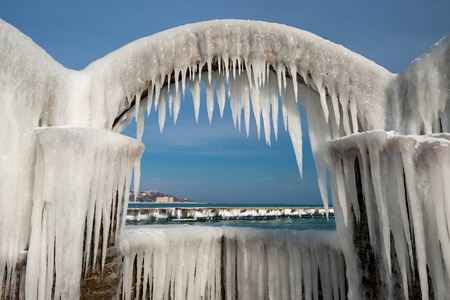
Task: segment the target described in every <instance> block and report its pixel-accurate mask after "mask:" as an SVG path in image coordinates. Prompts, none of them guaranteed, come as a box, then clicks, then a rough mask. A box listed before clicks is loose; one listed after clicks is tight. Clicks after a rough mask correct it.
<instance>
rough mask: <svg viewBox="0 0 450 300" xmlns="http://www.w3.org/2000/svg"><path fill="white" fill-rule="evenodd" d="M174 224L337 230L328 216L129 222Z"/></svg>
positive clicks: (140, 205)
mask: <svg viewBox="0 0 450 300" xmlns="http://www.w3.org/2000/svg"><path fill="white" fill-rule="evenodd" d="M128 207H129V208H174V207H192V208H194V207H320V205H317V204H301V205H298V204H295V205H294V204H248V203H247V204H242V203H239V204H222V203H215V204H211V203H208V204H203V203H189V204H180V203H175V204H153V203H130V204H129V205H128ZM165 224H167V225H169V224H170V225H173V224H180V225H181V224H188V225H205V226H233V227H253V228H261V229H288V230H335V229H336V223H335V219H334V218H332V217H330V219H329V220H327V219H326V218H322V217H320V218H278V219H269V220H220V221H186V222H180V221H157V222H147V223H142V222H141V223H127V225H148V226H154V225H159V226H161V225H165Z"/></svg>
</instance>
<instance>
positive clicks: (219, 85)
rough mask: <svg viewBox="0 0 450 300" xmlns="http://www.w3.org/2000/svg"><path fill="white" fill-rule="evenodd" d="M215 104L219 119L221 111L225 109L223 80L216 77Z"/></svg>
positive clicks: (221, 115) (221, 114)
mask: <svg viewBox="0 0 450 300" xmlns="http://www.w3.org/2000/svg"><path fill="white" fill-rule="evenodd" d="M216 94H217V102H218V103H219V111H220V117H221V118H223V110H224V109H225V99H226V97H225V78H223V79H222V78H221V77H220V76H218V77H217V85H216Z"/></svg>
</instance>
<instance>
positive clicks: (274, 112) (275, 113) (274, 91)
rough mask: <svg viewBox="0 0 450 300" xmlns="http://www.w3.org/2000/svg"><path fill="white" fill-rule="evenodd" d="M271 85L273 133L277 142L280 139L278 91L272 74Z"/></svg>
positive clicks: (270, 77) (270, 76)
mask: <svg viewBox="0 0 450 300" xmlns="http://www.w3.org/2000/svg"><path fill="white" fill-rule="evenodd" d="M269 85H270V103H271V105H272V122H273V132H274V134H275V140H277V139H278V102H279V99H278V89H277V83H276V81H275V75H274V74H273V73H271V74H270V75H269Z"/></svg>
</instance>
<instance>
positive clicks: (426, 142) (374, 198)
mask: <svg viewBox="0 0 450 300" xmlns="http://www.w3.org/2000/svg"><path fill="white" fill-rule="evenodd" d="M330 151H331V156H332V157H333V158H334V161H333V164H332V166H331V167H330V176H331V183H332V186H333V188H334V202H333V203H334V208H335V212H336V214H339V216H338V215H337V216H336V219H337V220H338V219H339V220H341V222H340V223H338V224H337V226H338V230H339V227H342V228H344V230H343V231H345V232H350V235H349V236H347V238H346V236H345V235H340V240H341V244H346V243H352V242H353V240H352V231H353V228H352V227H353V221H352V220H353V215H354V216H355V218H356V223H358V222H359V217H360V212H359V205H358V196H357V191H356V179H355V159H356V158H357V159H358V162H359V170H360V174H361V183H362V189H363V193H364V204H365V208H366V211H367V219H368V224H369V235H370V243H371V246H372V249H374V251H375V254H376V257H377V258H378V259H379V261H381V262H382V264H381V266H382V269H381V270H380V272H381V274H380V275H381V278H382V280H383V282H382V284H383V288H382V289H381V290H382V291H384V292H385V294H384V295H382V297H383V298H385V299H396V297H395V295H394V291H393V289H394V286H393V284H394V282H396V280H395V277H394V276H395V274H397V275H398V274H400V275H398V276H399V277H400V280H398V281H399V282H398V284H399V285H400V286H401V287H402V288H403V296H404V297H405V299H408V296H409V286H410V284H411V282H412V281H413V280H414V278H415V277H417V276H418V277H419V280H420V286H421V290H422V299H428V297H429V291H430V289H431V288H432V290H433V292H434V296H435V298H436V299H448V298H449V297H450V289H449V286H448V282H449V280H450V234H449V228H450V189H449V187H448V182H449V180H450V177H449V176H450V174H449V170H450V135H449V134H441V135H426V136H401V135H397V134H395V133H393V132H384V131H372V132H367V133H361V134H355V135H353V136H350V137H346V138H343V139H341V140H338V141H334V142H332V143H331V144H330ZM343 251H345V250H343ZM393 253H395V254H393ZM349 255H350V254H349ZM393 259H394V260H395V262H393V261H392V260H393ZM346 260H347V256H346ZM415 264H416V265H415ZM395 268H398V269H395ZM415 268H416V269H415ZM428 276H429V277H430V279H431V280H430V282H431V283H432V287H429V286H428V282H429V281H428Z"/></svg>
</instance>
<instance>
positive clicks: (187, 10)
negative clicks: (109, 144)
mask: <svg viewBox="0 0 450 300" xmlns="http://www.w3.org/2000/svg"><path fill="white" fill-rule="evenodd" d="M0 18H2V19H4V20H5V21H7V22H9V23H11V24H12V25H14V26H15V27H17V28H18V29H19V30H21V31H22V32H23V33H25V34H26V35H28V36H30V37H31V38H32V39H33V40H34V41H35V42H36V43H37V44H38V45H40V46H41V47H42V48H44V49H45V50H46V51H47V52H48V53H49V54H50V55H51V56H52V57H53V58H54V59H56V60H57V61H59V62H60V63H62V64H63V65H64V66H65V67H67V68H72V69H76V70H80V69H83V68H84V67H85V66H87V65H88V64H89V63H90V62H92V61H93V60H96V59H98V58H101V57H103V56H104V55H106V54H107V53H109V52H111V51H113V50H115V49H117V48H119V47H121V46H123V45H125V44H127V43H129V42H132V41H134V40H136V39H138V38H141V37H144V36H148V35H151V34H154V33H157V32H160V31H162V30H166V29H170V28H172V27H175V26H179V25H184V24H187V23H194V22H199V21H205V20H212V19H250V20H261V21H268V22H277V23H282V24H286V25H290V26H294V27H297V28H300V29H304V30H308V31H310V32H312V33H315V34H317V35H319V36H321V37H323V38H326V39H328V40H331V41H333V42H335V43H338V44H342V45H344V46H345V47H347V48H349V49H350V50H352V51H355V52H358V53H360V54H362V55H363V56H365V57H367V58H369V59H371V60H373V61H375V62H376V63H378V64H380V65H382V66H384V67H385V68H387V69H388V70H390V71H392V72H400V71H402V70H403V69H404V68H405V67H406V66H407V65H408V64H409V63H410V62H411V61H412V60H413V59H414V58H416V57H417V56H419V55H421V54H422V53H423V52H424V51H425V50H426V49H427V48H428V47H429V46H431V45H432V44H434V43H435V42H436V41H438V40H439V39H440V38H441V37H443V36H445V35H447V34H449V33H450V1H448V0H423V1H417V0H409V1H406V0H402V1H392V0H390V1H384V0H383V1H361V0H359V1H333V0H326V1H313V0H312V1H300V0H295V1H274V0H272V1H264V0H259V1H242V0H241V1H234V0H233V1H211V0H209V1H203V0H202V1H144V0H139V1H124V0H122V1H119V0H109V1H87V0H81V1H48V0H43V1H37V0H33V1H23V0H0ZM188 94H189V93H188ZM203 100H204V99H203ZM202 105H203V106H202V107H201V112H200V117H199V124H196V123H195V119H194V114H193V106H192V101H191V98H190V96H188V97H186V100H185V101H184V102H182V103H181V113H180V116H179V118H178V122H177V125H176V126H175V127H174V126H173V125H172V124H173V120H172V119H171V118H168V119H167V120H166V127H165V128H164V131H163V134H160V133H159V128H158V125H157V118H156V116H157V114H156V113H155V112H154V111H153V112H152V114H151V115H150V118H149V119H147V120H146V130H145V133H144V138H143V141H144V143H145V145H146V151H145V153H144V157H143V159H142V166H141V168H142V180H141V190H143V189H155V190H158V191H161V192H164V193H168V194H172V195H175V196H178V197H183V198H184V197H187V198H190V199H193V200H196V201H200V202H216V203H226V202H230V203H231V202H235V203H236V202H237V203H239V202H241V203H242V202H246V203H277V202H278V203H292V204H295V203H299V204H300V203H312V204H318V203H320V197H319V192H318V187H317V183H316V174H315V171H314V164H313V160H312V156H311V153H310V149H309V141H308V140H305V141H304V152H305V157H304V166H305V167H304V176H303V179H302V180H301V179H300V176H299V173H298V169H297V166H296V163H295V158H294V153H293V150H292V146H291V143H290V140H289V137H288V134H287V133H285V132H284V130H281V131H280V132H279V139H278V142H273V143H272V146H271V147H268V146H266V144H265V142H264V140H263V139H262V140H260V141H259V140H258V138H257V134H256V126H255V124H254V120H252V121H253V122H252V123H251V125H250V127H251V134H250V138H249V139H247V138H246V134H245V132H241V133H240V132H239V131H238V130H237V129H235V128H234V126H233V124H232V121H231V113H230V108H229V106H228V104H227V106H226V108H225V117H224V119H223V120H221V119H220V117H219V116H218V111H215V113H214V119H213V122H212V125H209V124H208V121H207V120H208V118H207V114H206V109H205V105H204V102H202ZM302 117H303V120H302V121H303V122H304V121H306V118H305V115H303V116H302ZM281 125H282V124H281V123H280V124H279V127H280V128H282V126H281ZM134 130H135V129H134V128H133V124H131V125H130V126H129V128H127V129H126V131H125V133H126V134H129V135H131V136H134V135H135V133H134ZM303 130H304V136H305V135H306V126H304V128H303Z"/></svg>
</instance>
